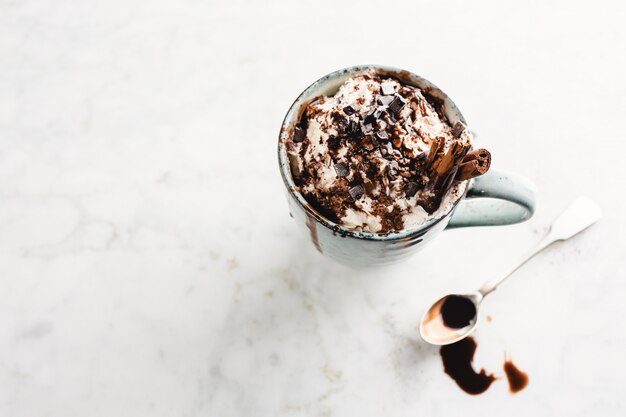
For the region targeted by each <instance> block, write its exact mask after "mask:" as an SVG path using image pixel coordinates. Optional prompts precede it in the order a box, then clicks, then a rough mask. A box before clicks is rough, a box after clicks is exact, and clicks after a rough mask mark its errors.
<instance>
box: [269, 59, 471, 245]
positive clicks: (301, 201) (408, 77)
mask: <svg viewBox="0 0 626 417" xmlns="http://www.w3.org/2000/svg"><path fill="white" fill-rule="evenodd" d="M372 69H373V70H375V71H381V72H388V73H390V74H391V75H395V76H396V77H397V78H400V79H401V81H403V82H405V83H407V84H409V85H413V86H415V87H418V88H422V86H418V85H416V84H417V82H419V83H421V84H423V85H425V86H426V87H427V88H428V89H429V93H430V92H433V91H434V92H436V93H437V94H438V95H439V96H440V97H438V98H441V99H442V100H443V103H444V107H445V109H446V110H447V111H446V113H448V111H449V112H451V113H452V114H454V116H456V118H457V120H459V121H461V122H463V123H465V118H464V117H463V115H462V114H461V111H460V110H459V109H458V107H457V106H456V104H454V102H453V101H452V99H450V97H448V95H447V94H446V93H445V92H443V90H441V89H440V88H439V87H437V86H436V85H435V84H433V83H432V82H430V81H428V80H427V79H426V78H423V77H421V76H419V75H417V74H415V73H413V72H410V71H406V70H403V69H399V68H395V67H389V66H384V65H375V64H369V65H354V66H350V67H346V68H342V69H338V70H336V71H333V72H331V73H328V74H326V75H324V76H323V77H321V78H319V79H318V80H316V81H314V82H313V83H312V84H310V85H309V86H308V87H307V88H305V89H304V91H302V93H300V94H299V95H298V97H297V98H296V99H295V100H294V101H293V103H292V104H291V106H290V107H289V110H288V111H287V113H286V114H285V117H284V119H283V122H282V123H281V127H280V133H279V136H278V163H279V168H280V173H281V177H282V179H283V183H284V184H285V186H286V187H287V192H288V193H289V195H290V196H291V197H293V198H294V200H295V201H296V203H297V204H298V205H299V206H300V207H301V208H302V209H303V210H304V212H305V215H308V216H311V217H313V218H314V219H315V221H316V222H317V223H319V224H322V225H323V226H325V227H326V228H328V229H330V230H331V231H333V233H339V234H340V235H341V236H342V237H347V236H349V237H353V238H356V239H361V240H372V241H391V240H404V239H407V238H410V237H413V236H414V235H416V234H419V233H420V232H426V231H427V230H428V229H430V228H432V227H433V226H435V225H436V224H438V223H439V222H441V221H443V220H444V219H446V218H449V217H450V216H451V214H452V213H453V212H454V210H455V209H456V207H457V205H458V204H459V203H460V202H461V200H463V198H464V197H465V194H466V193H467V190H468V188H469V183H470V181H471V180H466V181H464V182H463V187H465V189H464V190H463V192H462V193H460V195H459V197H458V198H457V199H456V200H455V201H454V202H453V204H452V206H451V207H450V209H449V210H448V211H447V212H445V213H444V214H442V215H441V216H439V217H434V218H431V219H428V220H427V221H426V222H424V223H422V224H420V225H419V226H416V227H413V228H410V229H404V230H401V231H394V232H387V233H374V232H366V231H358V230H352V229H349V228H347V227H345V226H343V225H341V224H339V223H336V222H333V221H332V220H330V219H328V218H327V217H325V216H323V215H321V214H320V213H318V212H317V211H316V210H315V209H314V208H313V207H312V206H311V204H310V203H309V202H308V201H307V200H306V199H305V198H304V196H303V195H302V193H300V191H298V187H297V186H296V184H295V182H294V180H293V176H292V175H291V167H290V164H289V159H288V156H287V147H286V140H287V138H288V136H289V133H288V131H289V128H290V126H288V125H289V124H290V123H289V119H293V117H292V116H293V114H294V113H296V116H297V114H298V113H299V111H300V109H301V108H302V106H303V105H304V104H305V103H306V101H307V100H308V99H309V98H311V97H309V95H311V92H312V91H314V90H317V89H319V88H320V87H321V86H323V85H324V84H325V83H327V82H329V81H330V80H333V79H335V78H338V77H339V76H344V75H347V74H356V73H359V72H365V71H368V70H372ZM293 120H295V119H293ZM465 124H466V123H465Z"/></svg>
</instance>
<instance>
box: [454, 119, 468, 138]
mask: <svg viewBox="0 0 626 417" xmlns="http://www.w3.org/2000/svg"><path fill="white" fill-rule="evenodd" d="M464 130H465V125H464V124H463V122H456V123H455V124H454V126H452V136H454V137H455V138H458V137H460V136H461V134H462V133H463V131H464Z"/></svg>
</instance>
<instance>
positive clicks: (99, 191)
mask: <svg viewBox="0 0 626 417" xmlns="http://www.w3.org/2000/svg"><path fill="white" fill-rule="evenodd" d="M593 4H594V5H593V6H592V2H583V1H574V2H562V3H561V4H560V5H559V4H556V3H552V2H546V1H515V2H500V1H495V0H494V1H488V2H482V1H473V2H464V1H463V2H461V1H459V2H426V1H422V2H418V1H410V2H409V1H407V2H404V3H402V4H401V3H395V2H379V1H378V2H375V1H362V2H337V1H319V2H315V6H306V5H305V3H304V2H294V1H283V2H277V1H259V2H252V1H250V2H241V1H231V0H229V1H220V2H218V1H150V2H141V1H136V0H133V1H131V0H115V1H107V2H90V1H78V0H77V1H71V0H57V1H54V2H52V1H49V2H45V1H32V0H19V1H17V0H13V1H11V0H3V1H0V415H2V416H11V417H22V416H28V417H31V416H81V417H83V416H254V417H260V416H381V415H385V416H404V415H411V416H416V415H431V416H439V415H440V416H453V415H464V416H470V415H476V416H478V415H481V416H483V415H496V413H500V414H506V415H509V416H529V415H534V416H544V415H545V416H554V415H568V416H589V415H603V416H618V415H624V412H625V410H626V403H625V401H624V396H625V395H626V388H625V385H624V383H623V373H624V370H625V369H626V356H625V355H624V352H625V351H626V334H625V328H626V326H625V324H624V323H625V322H626V280H625V279H624V270H625V266H626V261H625V259H626V237H625V233H626V230H625V227H624V216H625V215H624V203H625V199H624V197H623V181H624V179H626V178H625V177H626V174H625V173H624V167H623V163H622V160H621V158H622V157H623V155H624V154H626V137H625V135H626V134H625V131H626V129H625V128H624V122H623V120H624V117H625V116H624V115H625V114H626V78H625V76H624V74H625V73H626V57H625V55H624V53H623V49H624V44H625V42H626V31H625V30H624V24H623V21H624V18H625V16H626V8H625V6H624V3H620V2H617V1H615V2H595V3H593ZM398 22H399V24H398ZM366 62H375V63H382V64H387V65H393V66H397V67H403V68H406V69H409V70H412V71H414V72H417V73H419V74H421V75H423V76H425V77H427V78H429V79H431V80H432V81H433V82H435V83H436V84H438V85H439V86H441V87H442V88H443V89H444V90H446V91H447V92H448V93H449V95H450V96H451V97H452V98H453V99H454V100H455V101H456V103H457V104H458V105H459V107H460V108H461V109H462V111H463V112H464V114H465V116H466V118H467V119H468V120H469V122H470V124H471V127H472V128H473V129H474V130H475V131H476V132H477V134H478V140H479V141H480V143H481V144H483V145H484V146H486V147H488V148H489V149H491V150H492V152H493V155H494V166H496V167H498V168H507V169H510V170H512V171H516V172H519V173H521V174H524V175H526V176H528V177H529V178H530V179H532V180H533V181H534V182H536V183H537V185H538V187H539V193H538V202H539V205H538V211H537V215H536V217H535V218H534V219H533V220H532V221H530V222H528V223H526V224H523V225H518V226H509V227H502V228H483V229H474V230H459V231H452V232H447V233H445V234H444V235H442V236H441V237H440V238H439V239H438V240H437V241H436V242H434V243H433V244H432V246H429V247H428V248H426V249H425V250H424V251H423V252H422V253H421V254H420V255H418V256H416V257H415V258H413V259H411V260H409V261H407V262H406V263H404V264H402V265H398V266H395V267H390V268H386V269H380V270H361V271H355V270H349V269H347V268H344V267H342V266H338V265H336V264H333V263H332V262H330V261H328V260H326V259H325V258H324V257H322V256H321V255H319V254H318V253H316V252H315V250H314V248H313V247H312V245H311V244H310V243H309V242H308V241H307V237H306V236H304V235H301V234H300V233H299V230H298V229H297V228H296V225H295V224H294V223H293V222H292V220H291V219H290V218H289V216H288V213H287V206H286V203H285V200H284V196H283V191H282V183H281V181H280V178H279V175H278V169H277V162H276V149H275V142H276V139H277V133H278V128H279V125H280V122H281V120H282V117H283V115H284V113H285V112H286V110H287V108H288V106H289V105H290V103H291V101H292V100H293V99H294V98H295V96H296V95H297V94H298V93H299V92H300V91H301V90H302V89H303V88H304V87H306V86H307V85H308V84H309V83H310V82H312V81H313V80H315V79H316V78H318V77H319V76H321V75H324V74H325V73H328V72H330V71H332V70H334V69H337V68H340V67H344V66H348V65H352V64H357V63H366ZM580 193H586V194H588V195H590V196H591V197H593V198H594V199H595V200H597V201H598V203H599V204H600V205H601V206H602V207H603V208H604V211H605V218H604V219H603V220H602V221H601V222H600V223H599V224H598V225H596V226H595V227H593V228H592V229H590V230H588V231H586V232H584V233H583V234H581V235H579V236H577V237H576V238H574V239H573V240H572V241H570V242H568V243H566V244H559V245H556V246H554V247H552V248H550V249H549V250H548V251H546V252H545V253H544V254H542V255H540V256H539V257H538V258H537V259H536V260H535V261H533V262H532V263H531V264H529V265H528V266H527V267H526V268H524V269H523V270H521V271H520V272H519V273H518V274H517V275H516V276H515V278H514V279H512V280H511V281H509V282H507V283H506V285H505V286H504V287H502V288H501V290H498V292H497V295H494V296H493V297H492V298H490V299H488V300H487V301H486V305H485V313H488V314H490V315H492V316H493V321H492V322H491V323H485V325H484V326H482V328H481V329H480V332H479V333H478V335H477V337H478V340H479V348H478V352H477V355H476V362H475V363H476V365H478V366H484V367H486V368H488V369H489V370H492V371H496V372H497V373H500V374H501V373H502V371H501V366H502V357H503V354H504V352H505V351H506V352H509V354H510V355H511V356H512V357H513V359H514V361H515V362H516V363H517V364H518V365H519V366H520V367H521V368H522V369H524V370H525V371H527V372H528V373H529V375H530V378H531V381H530V385H529V386H528V388H527V389H526V390H524V391H522V392H521V393H519V394H518V395H511V394H509V393H508V390H507V386H506V382H505V381H498V382H497V383H495V384H494V385H493V386H492V388H491V389H490V390H489V391H487V392H486V393H485V394H484V395H481V396H478V397H472V396H469V395H467V394H465V393H463V392H462V391H461V390H460V389H458V388H457V387H456V385H455V384H454V383H453V381H452V380H451V379H450V378H448V377H447V376H446V375H445V374H444V373H443V370H442V365H441V361H440V359H439V357H438V351H437V350H436V349H434V348H432V347H428V346H425V345H424V344H423V343H421V342H420V340H419V337H418V335H417V331H416V324H417V320H418V318H419V316H420V314H421V313H422V311H423V309H424V307H425V306H426V304H427V303H428V302H429V301H431V300H433V298H434V297H436V296H438V295H440V294H442V293H445V292H448V291H463V290H466V289H471V288H473V287H475V286H476V285H478V284H479V283H480V282H481V281H482V280H483V279H484V278H486V277H489V276H491V275H492V274H494V273H496V272H498V270H500V269H501V268H502V267H504V266H506V265H507V264H508V263H509V262H510V261H511V260H513V259H515V258H516V256H517V255H518V253H519V252H521V251H522V250H523V249H524V248H526V247H527V246H529V245H530V244H532V243H533V242H535V241H536V240H537V239H538V238H539V236H540V235H541V233H542V232H543V231H544V230H545V229H544V227H545V225H546V224H547V223H548V222H549V221H550V220H551V219H552V218H553V217H554V216H555V215H556V214H557V213H558V212H559V210H560V209H562V208H563V207H564V206H565V205H566V204H567V203H568V202H569V201H570V200H571V199H573V198H574V197H575V196H576V195H578V194H580ZM451 256H453V257H454V259H455V260H454V261H452V262H451V261H450V257H451Z"/></svg>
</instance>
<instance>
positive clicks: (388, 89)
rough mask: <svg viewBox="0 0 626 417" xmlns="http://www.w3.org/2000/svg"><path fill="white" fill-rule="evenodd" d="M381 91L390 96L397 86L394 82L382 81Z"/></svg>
mask: <svg viewBox="0 0 626 417" xmlns="http://www.w3.org/2000/svg"><path fill="white" fill-rule="evenodd" d="M380 92H381V94H382V95H384V96H389V95H391V94H394V93H395V92H396V86H395V85H393V83H389V82H387V83H382V84H381V85H380Z"/></svg>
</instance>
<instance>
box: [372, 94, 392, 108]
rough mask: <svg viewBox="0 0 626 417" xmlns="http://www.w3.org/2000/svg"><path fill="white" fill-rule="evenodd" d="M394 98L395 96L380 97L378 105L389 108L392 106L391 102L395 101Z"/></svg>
mask: <svg viewBox="0 0 626 417" xmlns="http://www.w3.org/2000/svg"><path fill="white" fill-rule="evenodd" d="M393 99H394V97H393V96H380V97H378V100H376V101H377V102H378V104H380V105H381V106H388V105H390V104H391V102H392V101H393Z"/></svg>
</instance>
